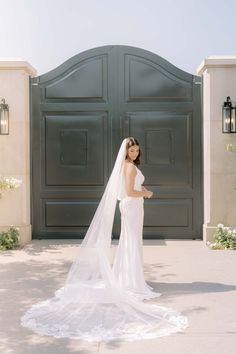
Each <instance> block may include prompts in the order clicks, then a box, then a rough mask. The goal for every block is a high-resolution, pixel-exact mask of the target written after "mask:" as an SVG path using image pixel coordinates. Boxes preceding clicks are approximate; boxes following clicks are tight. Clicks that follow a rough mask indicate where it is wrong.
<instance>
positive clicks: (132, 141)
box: [126, 137, 141, 166]
mask: <svg viewBox="0 0 236 354" xmlns="http://www.w3.org/2000/svg"><path fill="white" fill-rule="evenodd" d="M127 139H128V142H127V145H126V150H127V154H126V158H127V157H128V149H129V148H130V147H131V146H135V145H137V146H139V142H138V140H137V139H135V138H133V137H129V138H127ZM140 156H141V149H140V146H139V154H138V156H137V157H136V159H135V160H134V161H133V162H134V164H135V165H136V166H138V165H140Z"/></svg>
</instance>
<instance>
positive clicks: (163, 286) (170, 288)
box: [147, 281, 236, 299]
mask: <svg viewBox="0 0 236 354" xmlns="http://www.w3.org/2000/svg"><path fill="white" fill-rule="evenodd" d="M147 284H148V285H150V286H151V287H152V288H153V289H154V291H156V292H160V293H161V294H162V295H161V298H163V299H168V298H171V297H176V296H177V295H181V296H182V295H186V294H187V295H188V294H200V293H217V292H227V291H234V290H235V291H236V285H231V284H222V283H215V282H204V281H195V282H191V283H173V282H171V283H162V282H152V281H147Z"/></svg>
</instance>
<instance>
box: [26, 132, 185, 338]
mask: <svg viewBox="0 0 236 354" xmlns="http://www.w3.org/2000/svg"><path fill="white" fill-rule="evenodd" d="M139 157H140V150H139V145H138V142H137V140H136V139H134V138H126V139H124V140H123V142H122V144H121V147H120V150H119V152H118V155H117V158H116V162H115V165H114V168H113V170H112V173H111V176H110V178H109V181H108V183H107V186H106V189H105V191H104V193H103V196H102V199H101V201H100V203H99V205H98V208H97V210H96V212H95V215H94V217H93V220H92V222H91V224H90V226H89V228H88V231H87V233H86V235H85V237H84V239H83V242H82V244H81V247H80V250H79V255H78V257H77V258H76V259H75V261H74V262H73V264H72V266H71V268H70V270H69V273H68V276H67V279H66V282H65V286H64V287H63V288H62V289H59V290H58V291H57V292H56V293H55V296H54V297H52V298H50V299H48V300H46V301H43V302H40V303H38V304H35V305H33V306H32V307H31V308H30V309H29V310H28V311H27V312H26V313H25V314H24V316H23V317H22V319H21V324H22V325H23V326H24V327H28V328H30V329H32V330H33V331H35V332H36V333H39V334H44V335H49V336H54V337H58V338H59V337H60V338H77V339H84V340H87V341H101V340H102V341H110V340H139V339H148V338H157V337H161V336H166V335H170V334H171V333H175V332H178V331H182V330H183V329H184V328H186V327H187V326H188V321H187V318H186V317H185V316H182V315H181V314H180V313H179V312H177V311H175V310H172V309H170V308H166V307H163V306H158V305H154V304H147V303H144V302H143V301H142V300H143V299H148V298H152V297H156V296H160V294H158V293H155V292H153V291H151V288H150V287H149V286H148V285H147V284H146V282H145V280H144V277H143V269H142V227H143V198H150V197H151V196H152V192H151V191H147V190H146V189H145V188H142V183H143V181H144V177H143V175H142V173H141V171H140V170H139V169H138V168H137V166H136V165H138V164H139ZM117 199H118V200H120V210H121V235H120V241H119V246H118V250H117V255H116V258H115V261H114V264H113V266H111V259H110V258H111V252H110V250H111V233H112V226H113V220H114V213H115V208H116V203H117Z"/></svg>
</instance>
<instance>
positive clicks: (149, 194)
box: [145, 190, 153, 199]
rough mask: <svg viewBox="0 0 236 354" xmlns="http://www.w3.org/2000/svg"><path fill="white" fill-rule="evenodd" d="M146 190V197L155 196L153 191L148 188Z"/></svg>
mask: <svg viewBox="0 0 236 354" xmlns="http://www.w3.org/2000/svg"><path fill="white" fill-rule="evenodd" d="M145 192H146V193H145V198H148V199H150V198H151V197H152V196H153V192H151V191H148V190H146V191H145Z"/></svg>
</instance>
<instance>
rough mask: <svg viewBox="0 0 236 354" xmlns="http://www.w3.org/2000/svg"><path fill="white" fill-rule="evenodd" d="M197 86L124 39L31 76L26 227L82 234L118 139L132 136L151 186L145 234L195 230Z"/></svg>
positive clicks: (197, 234) (41, 233)
mask: <svg viewBox="0 0 236 354" xmlns="http://www.w3.org/2000/svg"><path fill="white" fill-rule="evenodd" d="M200 92H201V81H200V78H199V77H197V76H194V75H191V74H189V73H186V72H184V71H182V70H180V69H178V68H176V67H175V66H173V65H172V64H170V63H169V62H167V61H166V60H164V59H162V58H161V57H159V56H157V55H155V54H153V53H150V52H147V51H145V50H142V49H139V48H133V47H127V46H104V47H100V48H95V49H91V50H88V51H86V52H84V53H81V54H78V55H76V56H75V57H73V58H71V59H69V60H68V61H66V62H65V63H64V64H62V65H61V66H59V67H58V68H56V69H54V70H52V71H51V72H49V73H47V74H44V75H41V76H39V77H36V78H33V79H32V80H31V147H32V148H31V155H32V224H33V237H34V238H35V237H45V238H47V237H48V238H54V237H55V238H61V237H63V238H74V237H78V238H79V237H83V236H84V234H85V232H86V230H87V227H88V225H89V223H90V221H91V219H92V216H93V214H94V211H95V209H96V207H97V205H98V203H99V200H100V198H101V196H102V193H103V191H104V188H105V185H106V182H107V180H108V177H109V174H110V172H111V170H112V167H113V163H114V160H115V157H116V154H117V151H118V148H119V146H120V143H121V141H122V139H123V138H124V137H127V136H134V137H136V138H137V139H138V140H139V142H140V144H141V147H142V159H141V166H140V168H141V170H142V172H143V173H144V175H145V177H146V181H145V184H146V185H147V186H148V188H150V189H151V190H152V191H153V192H154V197H153V198H152V199H150V200H147V201H146V200H145V221H144V238H201V237H202V231H201V229H202V214H203V211H202V205H203V203H202V177H201V176H202V170H201V169H202V164H201V160H202V159H201V151H202V145H201V129H202V128H201V97H200ZM113 233H114V236H118V235H119V215H118V212H117V213H116V218H115V224H114V230H113Z"/></svg>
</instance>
